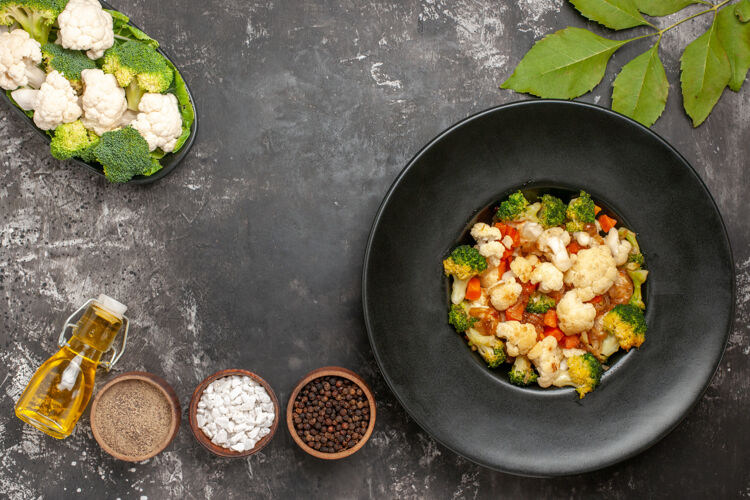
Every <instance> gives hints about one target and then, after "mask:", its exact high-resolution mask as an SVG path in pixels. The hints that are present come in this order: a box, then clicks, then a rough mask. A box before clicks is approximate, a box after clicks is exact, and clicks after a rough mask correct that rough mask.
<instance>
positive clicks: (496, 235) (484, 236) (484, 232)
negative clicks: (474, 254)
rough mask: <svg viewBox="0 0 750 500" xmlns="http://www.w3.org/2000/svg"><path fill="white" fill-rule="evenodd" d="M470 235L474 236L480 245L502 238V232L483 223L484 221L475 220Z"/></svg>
mask: <svg viewBox="0 0 750 500" xmlns="http://www.w3.org/2000/svg"><path fill="white" fill-rule="evenodd" d="M471 237H472V238H474V239H475V240H476V241H477V243H479V244H480V245H482V244H484V243H487V242H490V241H498V240H501V239H502V238H503V233H501V232H500V230H499V229H498V228H496V227H493V226H490V225H489V224H485V223H484V222H477V223H476V224H474V226H473V227H472V228H471Z"/></svg>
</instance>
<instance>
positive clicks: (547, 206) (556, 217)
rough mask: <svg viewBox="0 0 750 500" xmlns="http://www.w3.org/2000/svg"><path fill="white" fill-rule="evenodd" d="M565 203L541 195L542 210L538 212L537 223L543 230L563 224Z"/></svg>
mask: <svg viewBox="0 0 750 500" xmlns="http://www.w3.org/2000/svg"><path fill="white" fill-rule="evenodd" d="M565 210H566V207H565V203H563V201H562V200H561V199H560V198H558V197H556V196H552V195H549V194H545V195H542V208H541V209H540V210H539V214H538V217H539V223H540V224H541V225H542V226H544V227H545V228H550V227H555V226H559V225H560V224H562V223H563V222H565Z"/></svg>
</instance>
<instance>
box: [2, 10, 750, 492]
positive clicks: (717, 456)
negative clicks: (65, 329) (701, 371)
mask: <svg viewBox="0 0 750 500" xmlns="http://www.w3.org/2000/svg"><path fill="white" fill-rule="evenodd" d="M115 7H117V8H120V9H122V10H123V11H124V12H125V13H127V14H129V15H131V16H132V17H133V20H134V21H135V22H136V23H137V24H138V25H140V26H141V27H142V28H144V29H145V30H146V31H147V32H149V33H150V34H152V35H153V36H154V37H156V38H158V39H160V40H163V41H164V46H165V48H166V49H167V50H168V52H169V53H170V54H172V55H173V56H174V58H175V61H176V62H177V63H178V65H179V66H180V67H181V69H182V71H183V73H184V76H185V78H186V80H187V81H188V83H189V84H190V86H191V89H192V90H193V93H194V94H195V97H196V101H197V104H198V106H199V111H200V113H201V131H200V135H199V137H198V139H197V141H196V143H195V146H194V147H193V149H192V151H191V154H190V155H189V157H188V159H187V160H186V161H185V163H184V164H183V165H182V166H181V167H180V168H179V169H178V170H176V171H175V172H174V174H172V175H171V176H169V177H167V178H166V179H164V180H163V181H161V182H159V183H157V184H156V185H153V186H150V187H132V186H131V187H128V186H126V187H122V186H111V185H108V184H107V183H106V181H104V180H102V179H99V178H97V177H95V176H93V175H91V174H90V173H88V172H86V171H84V170H83V169H81V168H80V167H77V166H75V165H73V164H71V163H62V164H61V163H58V162H56V161H55V160H53V159H52V158H51V157H50V156H49V155H48V153H47V152H46V151H45V149H46V148H45V145H44V143H43V141H41V140H40V139H39V137H37V135H36V134H35V133H34V132H33V131H31V130H29V129H28V128H26V125H25V124H24V123H23V122H22V121H21V120H20V119H18V117H16V116H15V115H14V114H11V113H10V110H9V109H7V108H5V109H0V153H1V156H0V158H1V160H2V166H3V169H2V174H0V175H1V176H2V182H1V183H0V204H2V205H1V206H2V212H0V245H2V252H1V253H0V287H1V289H0V297H1V298H2V302H1V303H0V318H1V323H0V325H2V329H1V331H2V333H0V339H1V340H2V347H3V349H2V351H1V353H0V362H1V363H0V365H1V366H0V382H2V384H1V386H0V407H2V412H0V428H2V433H1V434H0V443H1V444H0V447H1V448H2V450H3V451H2V455H1V456H0V492H2V493H0V495H7V496H8V497H10V498H13V499H16V498H37V497H44V498H60V497H61V496H63V495H70V496H71V497H76V496H80V497H82V498H102V497H105V496H106V497H107V498H117V497H120V498H123V499H125V498H139V497H140V496H142V495H143V496H148V497H149V498H151V499H154V498H170V497H171V498H222V499H223V498H245V497H248V496H253V495H254V496H257V497H270V496H277V497H286V498H289V497H293V496H308V497H327V498H351V497H363V498H366V497H378V498H382V497H401V498H410V497H414V498H419V497H435V498H451V497H456V498H463V497H470V498H471V497H486V498H490V497H496V496H498V495H507V496H511V497H521V496H528V497H534V498H552V497H574V496H575V497H577V496H610V497H616V498H624V497H628V496H639V497H644V496H657V495H667V494H671V495H672V496H678V495H680V494H682V496H683V497H714V498H716V497H739V496H748V495H750V472H749V471H748V468H747V463H748V460H749V459H750V452H749V451H748V449H750V438H749V437H748V434H747V433H746V428H747V423H748V418H747V415H748V409H749V406H750V405H749V403H750V367H749V366H748V363H747V355H748V353H750V341H749V340H748V338H747V334H748V330H749V329H748V326H747V324H748V321H750V249H749V248H748V243H750V220H748V217H747V203H746V193H747V191H748V188H749V187H750V173H748V171H747V170H746V169H745V168H744V167H745V163H746V160H745V155H747V153H748V151H749V149H750V147H749V146H748V137H750V105H748V90H747V89H745V90H744V91H743V92H742V93H740V94H734V93H731V92H726V93H725V94H724V96H723V97H722V99H721V101H720V102H719V104H718V106H717V108H716V110H715V112H714V114H713V115H712V116H711V117H710V118H709V119H708V121H707V122H706V123H705V124H704V125H703V126H701V127H700V128H699V129H697V130H694V129H692V127H691V126H690V124H689V121H688V119H687V118H686V117H685V116H684V113H683V111H682V109H681V106H682V102H681V97H680V95H679V86H678V85H676V82H678V66H679V62H678V58H679V55H680V50H681V48H682V47H684V45H685V44H686V43H687V42H688V41H690V40H692V39H694V38H695V37H696V36H698V35H699V34H700V33H701V29H702V27H703V26H705V24H706V22H707V19H704V18H701V19H699V20H696V21H693V22H691V23H686V24H684V25H682V26H681V27H680V28H679V29H678V30H675V31H673V32H670V33H669V34H667V35H666V36H665V38H664V40H663V42H662V56H663V59H664V61H665V65H666V68H667V75H668V77H669V78H670V82H671V83H672V87H671V95H670V100H669V103H668V105H667V110H666V112H665V115H664V116H663V117H662V118H661V120H660V121H659V122H657V124H656V125H655V127H654V129H655V130H656V131H657V132H659V133H660V134H662V135H663V136H664V137H665V138H666V139H667V140H669V141H670V142H671V143H672V144H673V145H674V146H675V147H676V148H677V149H678V150H679V151H680V152H681V153H682V154H684V155H685V157H686V158H687V159H688V160H689V161H690V162H691V163H692V164H693V165H694V166H695V168H696V169H697V170H698V172H699V174H700V175H701V177H702V178H703V179H704V181H705V182H706V183H707V185H708V187H709V189H710V190H711V192H712V193H713V194H714V196H715V197H716V199H717V203H718V205H719V207H720V209H721V211H722V213H723V214H724V217H725V220H726V223H727V226H728V230H729V233H730V238H731V240H732V245H733V248H734V252H735V259H736V262H735V267H736V270H737V272H738V297H737V321H736V326H735V329H734V331H733V333H732V335H731V336H730V340H729V345H728V347H727V352H726V354H725V355H724V359H723V361H722V363H721V365H720V368H719V370H718V372H717V374H716V375H715V376H714V378H713V381H712V384H711V386H710V387H709V388H708V390H707V392H706V394H705V395H704V396H703V398H702V399H701V401H700V402H699V404H698V405H697V406H696V408H695V409H694V410H693V411H692V412H691V413H690V414H689V415H688V417H687V418H686V419H685V421H684V422H683V423H682V424H680V425H679V426H678V427H677V428H676V429H675V431H674V432H672V433H671V434H670V435H669V436H667V437H666V438H665V439H664V440H663V441H661V442H660V443H658V444H657V445H655V446H654V447H653V448H651V449H650V450H648V451H646V452H645V453H644V454H642V455H639V456H637V457H635V458H633V459H630V460H628V461H626V462H625V463H623V464H620V465H617V466H614V467H611V468H608V469H606V470H603V471H600V472H595V473H592V474H587V475H583V476H577V477H570V478H562V479H555V480H536V479H523V478H517V477H513V476H508V475H505V474H501V473H496V472H492V471H490V470H488V469H484V468H482V467H479V466H476V465H474V464H472V463H470V462H468V461H466V460H464V459H461V458H459V457H457V456H456V455H454V454H453V453H451V452H450V451H448V450H446V449H445V448H443V447H441V446H439V445H437V444H435V443H434V442H433V441H432V440H431V439H430V438H429V437H428V436H427V435H426V434H425V433H424V432H422V431H421V430H420V429H419V427H418V426H416V425H415V424H414V423H413V422H412V421H411V420H410V419H409V418H408V417H407V416H406V414H405V413H404V411H403V410H402V409H401V408H400V406H399V405H398V404H397V403H396V401H395V399H394V398H393V396H392V395H391V393H390V392H389V390H388V389H387V388H386V386H385V384H384V382H383V380H382V379H381V378H380V375H379V373H378V370H377V367H376V365H375V362H374V359H373V357H372V354H371V352H370V348H369V345H368V342H367V337H366V334H365V331H364V325H363V320H362V311H361V305H360V269H361V262H362V256H363V252H364V245H365V241H366V238H367V233H368V230H369V226H370V223H371V221H372V218H373V216H374V215H375V211H376V210H377V207H378V204H379V202H380V200H381V199H382V197H383V196H384V194H385V192H386V190H387V188H388V186H389V185H390V184H391V182H392V181H393V179H394V178H395V176H396V175H397V173H398V172H399V170H400V169H401V168H402V167H403V166H404V164H405V163H406V162H407V161H408V159H409V158H410V157H411V156H413V155H414V154H415V153H416V152H417V151H418V150H419V148H420V147H421V146H422V145H424V144H425V143H426V142H427V141H428V140H429V139H431V138H432V137H433V136H435V135H436V134H437V133H439V132H440V131H441V130H443V129H444V128H446V127H447V126H448V125H450V124H451V123H453V122H455V121H457V120H459V119H462V118H464V117H466V116H468V115H470V114H472V113H474V112H477V111H480V110H482V109H485V108H488V107H490V106H493V105H496V104H500V103H503V102H509V101H513V100H517V99H519V98H520V96H518V95H516V94H513V93H512V92H510V91H500V90H497V86H498V84H499V83H500V82H501V81H502V80H503V79H504V78H505V77H507V76H508V75H509V74H510V72H511V71H512V68H513V65H514V64H515V63H516V62H517V61H518V60H519V59H520V57H521V56H522V55H523V53H524V52H525V51H526V50H527V49H528V48H529V47H530V46H531V43H532V41H533V40H534V39H535V38H536V37H539V36H541V35H542V34H544V33H547V32H549V31H550V30H553V29H555V28H561V27H564V26H566V25H568V24H574V25H576V26H584V25H586V23H584V21H583V20H582V19H581V18H580V17H578V16H577V14H575V12H574V11H573V10H572V9H571V8H570V7H569V6H568V5H567V4H563V2H562V0H518V1H513V2H511V1H500V2H498V1H489V0H487V1H478V0H455V1H454V0H451V1H448V0H422V1H417V0H405V1H395V0H387V1H386V0H381V1H363V2H360V1H341V2H333V1H318V2H292V1H285V2H284V1H282V2H270V1H241V0H226V1H222V2H192V3H186V2H177V1H175V0H161V1H159V2H153V1H146V0H138V1H134V0H129V1H121V2H119V3H116V4H115ZM636 31H637V30H636ZM645 48H646V45H638V46H634V47H626V48H625V49H623V50H622V51H621V52H618V53H617V54H616V55H615V57H614V59H613V64H611V65H610V68H609V70H608V72H607V75H606V76H605V79H604V82H603V84H602V85H601V86H600V87H598V88H597V89H596V90H595V92H593V93H592V94H591V95H588V96H586V97H585V98H584V100H586V101H592V102H598V103H600V104H603V105H608V104H609V101H610V98H609V96H610V88H609V85H610V84H611V82H612V80H613V78H614V75H615V70H616V68H617V67H619V66H620V65H621V64H623V63H624V62H625V61H627V60H629V59H630V58H631V57H633V56H634V55H636V54H637V53H638V51H639V49H643V50H645ZM654 168H658V165H655V166H654ZM665 187H668V186H665ZM668 195H669V196H677V195H678V194H677V193H669V194H668ZM675 216H676V217H679V214H675ZM415 223H418V221H415ZM702 257H703V258H705V259H707V260H709V261H710V260H711V259H712V258H713V256H712V255H703V256H702ZM99 292H107V293H109V294H111V295H113V296H114V297H116V298H118V299H120V300H122V301H123V302H125V303H127V304H128V305H129V306H130V308H131V310H130V313H129V314H130V317H131V319H132V320H133V324H134V328H133V335H132V342H131V344H130V347H129V351H128V352H126V354H125V356H124V357H123V358H122V362H121V365H120V366H118V367H117V369H116V370H115V371H118V372H122V371H128V370H145V371H150V372H154V373H157V374H160V375H163V376H164V377H165V378H166V379H167V380H168V381H169V382H170V383H172V385H173V386H174V387H175V389H176V391H177V394H178V395H179V396H180V398H181V400H182V402H183V407H186V406H187V401H188V400H189V397H190V394H191V392H192V390H193V389H194V388H195V386H196V385H197V384H198V383H199V382H200V380H202V379H203V377H205V376H207V375H209V374H210V373H212V372H214V371H216V370H219V369H222V368H229V367H241V368H247V369H250V370H252V371H255V372H257V373H258V374H260V375H261V376H263V377H264V378H266V379H267V380H268V381H269V383H270V384H271V385H272V386H273V387H274V389H275V390H276V392H277V394H278V396H279V398H280V400H281V403H282V405H283V404H285V402H286V398H287V396H288V394H289V391H290V390H291V388H292V386H293V385H294V383H295V382H296V381H297V380H298V379H299V378H300V377H301V376H302V375H304V374H305V373H306V372H307V371H309V370H311V369H313V368H316V367H318V366H322V365H327V364H339V365H343V366H346V367H348V368H352V369H354V370H355V371H357V372H359V373H361V374H362V375H363V376H364V377H365V379H366V380H367V381H368V382H369V383H370V384H371V386H372V387H373V389H374V390H375V392H376V394H377V397H378V399H379V408H378V423H377V426H376V430H375V433H374V435H373V437H372V439H371V440H370V442H369V443H368V445H367V446H366V447H365V448H364V449H363V450H361V451H360V452H359V453H357V454H356V455H354V456H353V457H350V458H349V459H347V460H345V461H342V462H337V463H322V462H320V461H317V460H315V459H313V458H311V457H309V456H307V455H305V454H304V453H303V452H302V451H301V450H298V449H297V448H296V446H295V445H294V444H293V442H292V440H291V438H290V437H289V436H288V435H287V434H285V433H284V432H282V431H280V432H279V433H278V434H277V436H276V437H275V438H274V440H273V441H272V442H271V444H270V445H269V446H268V447H267V448H266V449H264V450H263V452H262V454H259V455H257V456H254V457H251V458H249V459H245V460H236V461H226V460H221V459H218V458H217V457H214V456H212V455H210V454H208V453H207V452H206V451H205V450H204V449H203V448H201V446H200V445H199V444H198V443H197V442H196V441H195V440H194V438H193V436H192V435H191V434H190V431H189V429H188V428H187V427H186V426H185V425H183V427H182V429H181V430H180V433H179V434H178V436H177V438H176V440H175V442H174V443H173V444H172V445H171V447H170V448H168V450H167V451H166V452H164V453H163V454H161V455H159V456H158V457H156V458H155V459H153V460H151V461H149V462H148V463H144V464H136V465H131V464H125V463H119V462H116V461H114V460H112V459H111V458H109V457H108V456H107V455H105V454H104V453H103V452H102V451H100V450H99V449H98V447H97V445H96V443H95V442H94V440H93V438H92V437H91V431H90V427H89V424H88V415H84V417H83V418H82V420H81V422H80V424H79V426H78V428H77V429H76V431H75V434H74V435H73V436H71V437H70V438H68V439H66V440H65V441H57V440H54V439H52V438H48V437H46V436H43V435H41V434H39V433H37V432H36V431H34V430H33V429H31V428H29V427H28V426H24V425H22V424H21V422H20V421H19V420H17V419H16V418H15V417H14V416H13V415H12V407H13V404H14V402H15V400H16V398H17V397H18V395H19V393H20V391H21V390H22V389H23V386H24V385H25V382H26V381H27V380H28V378H29V377H30V376H31V374H32V372H33V370H34V369H36V367H37V366H38V365H39V364H40V363H41V362H42V361H43V360H44V359H46V358H47V357H48V356H49V355H50V354H52V352H54V350H55V347H54V345H55V343H54V338H55V337H56V333H57V330H58V328H59V327H60V325H61V323H62V321H63V320H64V318H65V317H66V316H67V314H69V312H70V311H72V310H74V309H75V308H76V307H77V306H78V305H79V304H81V303H82V302H83V301H84V300H85V299H87V298H89V297H91V296H93V295H95V294H97V293H99ZM704 300H705V301H707V302H710V301H711V297H709V296H706V297H705V298H704ZM111 376H112V375H106V374H104V373H100V375H99V380H98V386H99V387H101V385H102V384H103V383H104V382H106V381H107V380H109V379H110V378H111ZM665 376H669V374H665ZM644 390H647V388H646V389H644ZM447 396H448V395H446V397H447ZM604 418H606V416H605V417H604ZM455 425H456V426H457V427H458V426H462V425H471V423H470V422H456V423H455ZM571 432H580V433H581V434H583V432H582V431H581V430H577V429H576V428H575V423H574V422H571ZM582 439H584V437H583V436H582Z"/></svg>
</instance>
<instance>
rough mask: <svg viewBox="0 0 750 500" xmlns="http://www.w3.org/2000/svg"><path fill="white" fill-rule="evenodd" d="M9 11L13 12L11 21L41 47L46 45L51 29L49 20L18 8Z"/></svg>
mask: <svg viewBox="0 0 750 500" xmlns="http://www.w3.org/2000/svg"><path fill="white" fill-rule="evenodd" d="M9 11H11V12H13V14H12V17H13V19H15V20H16V22H17V23H18V24H20V25H21V27H22V28H23V29H24V30H26V31H27V32H28V33H29V35H31V38H33V39H34V40H36V41H37V42H39V43H40V44H42V45H44V44H45V43H47V40H49V32H50V29H52V23H50V22H49V19H46V18H45V17H44V16H41V15H39V14H37V13H35V12H33V11H32V12H30V11H28V10H27V9H25V8H23V7H19V6H15V7H13V8H12V9H9Z"/></svg>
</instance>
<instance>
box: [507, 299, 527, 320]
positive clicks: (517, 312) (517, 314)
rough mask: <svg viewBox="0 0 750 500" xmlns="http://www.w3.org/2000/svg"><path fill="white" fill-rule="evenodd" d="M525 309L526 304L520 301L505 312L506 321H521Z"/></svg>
mask: <svg viewBox="0 0 750 500" xmlns="http://www.w3.org/2000/svg"><path fill="white" fill-rule="evenodd" d="M524 309H526V304H524V302H523V301H522V300H519V301H518V302H516V303H515V305H513V306H511V307H509V308H508V309H506V310H505V319H506V320H507V321H521V320H522V319H523V311H524Z"/></svg>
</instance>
